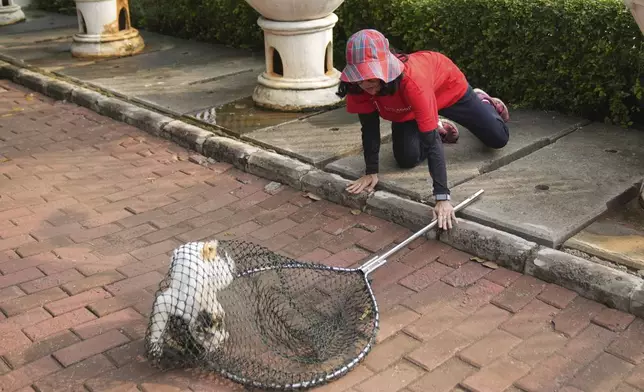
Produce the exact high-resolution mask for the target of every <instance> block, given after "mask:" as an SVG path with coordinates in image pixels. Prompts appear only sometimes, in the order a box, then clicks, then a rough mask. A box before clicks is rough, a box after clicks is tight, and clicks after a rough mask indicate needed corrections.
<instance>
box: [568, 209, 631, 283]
mask: <svg viewBox="0 0 644 392" xmlns="http://www.w3.org/2000/svg"><path fill="white" fill-rule="evenodd" d="M564 246H565V247H566V248H571V249H577V250H580V251H582V252H585V253H587V254H590V255H593V256H597V257H600V258H602V259H605V260H608V261H612V262H613V263H617V264H621V265H624V266H627V267H630V268H633V269H635V270H644V208H642V207H641V206H640V205H639V203H638V201H637V200H636V199H633V200H631V201H630V202H629V203H627V204H625V205H622V206H619V207H617V208H616V209H614V210H611V211H609V212H608V213H606V214H605V215H604V216H602V217H601V218H599V219H598V220H597V221H595V222H593V223H592V224H590V225H589V226H588V227H586V228H585V229H584V230H582V231H581V232H579V233H578V234H576V235H575V236H573V237H572V238H570V239H569V240H568V241H566V242H565V243H564Z"/></svg>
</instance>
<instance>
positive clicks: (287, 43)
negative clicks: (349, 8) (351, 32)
mask: <svg viewBox="0 0 644 392" xmlns="http://www.w3.org/2000/svg"><path fill="white" fill-rule="evenodd" d="M337 21H338V17H337V15H335V14H333V13H331V14H329V15H327V16H325V17H323V18H320V19H312V20H303V21H275V20H269V19H266V18H264V17H260V18H259V20H258V22H257V23H258V24H259V26H260V27H261V28H262V30H264V46H265V51H266V71H265V72H264V73H262V74H261V75H260V76H259V77H258V86H257V87H256V88H255V92H254V94H253V100H254V101H255V103H256V104H257V105H258V106H261V107H265V108H270V109H274V110H280V111H289V112H299V111H309V110H314V109H320V108H328V107H334V106H337V105H338V104H339V103H340V102H342V99H341V98H340V97H338V96H337V95H335V93H336V92H337V89H338V85H339V84H340V71H338V70H337V69H335V68H334V67H333V27H334V26H335V24H336V22H337Z"/></svg>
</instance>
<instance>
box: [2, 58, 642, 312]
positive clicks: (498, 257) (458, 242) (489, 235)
mask: <svg viewBox="0 0 644 392" xmlns="http://www.w3.org/2000/svg"><path fill="white" fill-rule="evenodd" d="M14 63H16V62H14ZM0 78H6V79H9V80H12V81H13V82H15V83H17V84H20V85H23V86H25V87H27V88H30V89H33V90H34V91H37V92H39V93H42V94H44V95H47V96H50V97H52V98H54V99H59V100H60V99H64V100H68V101H70V102H73V103H75V104H78V105H80V106H83V107H86V108H88V109H90V110H93V111H96V112H98V113H100V114H103V115H106V116H108V117H110V118H113V119H115V120H118V121H121V122H124V123H127V124H130V125H133V126H135V127H137V128H140V129H142V130H143V131H146V132H148V133H150V134H152V135H155V136H160V137H162V138H165V139H167V140H171V141H173V142H175V143H177V144H178V145H181V146H183V147H185V148H188V149H191V150H194V151H196V152H198V153H200V154H202V155H204V156H206V157H209V158H212V159H215V160H218V161H221V162H226V163H230V164H232V165H233V166H235V167H236V168H238V169H240V170H243V171H246V172H249V173H252V174H255V175H257V176H260V177H263V178H266V179H269V180H272V181H278V182H281V183H283V184H287V185H290V186H292V187H294V188H296V189H299V190H303V191H307V192H311V193H314V194H316V195H317V196H319V197H321V198H324V199H327V200H329V201H332V202H335V203H337V204H340V205H343V206H347V207H350V208H354V209H360V210H362V211H366V212H367V213H370V214H372V215H374V216H378V217H380V218H383V219H386V220H389V221H392V222H394V223H397V224H400V225H402V226H405V227H407V228H409V229H411V230H418V229H420V228H421V227H423V226H425V225H427V224H428V223H430V217H431V207H430V206H428V205H425V204H422V203H419V202H416V201H413V200H409V199H407V198H405V197H401V196H399V195H395V194H393V193H390V192H386V191H377V192H375V193H373V194H370V195H368V194H366V193H363V194H361V195H349V194H348V193H347V192H345V191H344V189H345V188H346V186H347V185H348V184H349V182H350V180H348V179H346V178H344V177H342V176H340V175H338V174H333V173H329V172H325V171H322V170H318V169H316V168H314V167H313V166H311V165H309V164H307V163H303V162H301V161H298V160H296V159H294V158H290V157H286V156H283V155H280V154H277V153H275V152H273V151H268V150H266V149H263V148H260V147H257V146H254V145H251V144H249V143H248V142H242V141H240V140H237V139H234V138H232V137H231V136H228V135H226V136H223V134H218V133H217V132H216V131H210V130H205V129H203V128H200V127H198V126H194V125H191V124H188V123H186V122H184V121H181V120H179V119H175V118H172V117H169V116H166V115H162V114H159V113H157V112H154V111H152V110H150V109H147V108H143V107H140V106H137V105H135V104H132V103H130V102H127V101H125V100H121V99H117V98H112V97H107V96H105V95H103V94H101V93H98V92H96V91H94V90H91V89H88V88H86V87H82V86H78V85H75V84H71V83H68V82H64V81H61V80H59V79H56V78H53V77H49V76H46V75H44V74H41V73H38V72H34V71H31V70H27V69H23V68H20V67H17V66H14V65H11V64H8V63H5V62H2V61H0ZM482 197H485V194H483V196H482ZM458 222H459V223H458V226H457V227H456V228H454V229H453V230H452V231H451V232H449V233H447V234H441V235H440V236H439V237H438V239H439V240H440V241H442V242H444V243H446V244H448V245H451V246H453V247H454V248H457V249H460V250H462V251H464V252H467V253H471V254H473V255H475V256H478V257H481V258H484V259H488V260H492V261H495V262H497V263H498V264H499V265H501V266H503V267H505V268H508V269H510V270H513V271H517V272H521V273H523V274H526V275H531V276H534V277H536V278H539V279H542V280H544V281H546V282H549V283H555V284H558V285H560V286H562V287H565V288H568V289H570V290H573V291H575V292H577V293H578V294H579V295H581V296H583V297H585V298H589V299H592V300H595V301H598V302H600V303H603V304H605V305H607V306H609V307H612V308H615V309H619V310H622V311H625V312H629V313H632V314H634V315H636V316H638V317H644V279H642V278H638V277H636V276H633V275H629V274H627V273H625V272H621V271H617V270H613V269H611V268H609V267H605V266H602V265H599V264H596V263H593V262H591V261H588V260H585V259H582V258H580V257H576V256H573V255H570V254H567V253H565V252H561V251H558V250H554V249H550V248H545V247H542V246H539V245H537V244H536V243H534V242H531V241H527V240H525V239H523V238H521V237H518V236H515V235H513V234H509V233H506V232H503V231H500V230H496V229H493V228H490V227H487V226H484V225H481V224H478V223H475V222H471V221H467V220H464V219H459V220H458ZM436 234H437V233H436V231H434V230H431V231H430V232H429V233H427V235H426V236H427V237H428V238H436Z"/></svg>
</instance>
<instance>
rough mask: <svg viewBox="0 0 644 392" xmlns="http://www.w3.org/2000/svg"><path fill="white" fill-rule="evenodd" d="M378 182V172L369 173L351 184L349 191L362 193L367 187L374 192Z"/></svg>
mask: <svg viewBox="0 0 644 392" xmlns="http://www.w3.org/2000/svg"><path fill="white" fill-rule="evenodd" d="M377 183H378V175H377V174H367V175H365V176H362V177H360V178H359V179H357V180H355V181H353V182H352V183H351V184H349V186H348V187H347V191H348V192H349V193H360V192H362V191H363V190H365V189H366V190H367V191H368V192H373V190H374V189H375V188H376V184H377Z"/></svg>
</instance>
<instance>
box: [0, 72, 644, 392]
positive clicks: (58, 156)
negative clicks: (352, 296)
mask: <svg viewBox="0 0 644 392" xmlns="http://www.w3.org/2000/svg"><path fill="white" fill-rule="evenodd" d="M191 154H192V153H191V152H189V151H186V150H184V149H181V148H178V147H176V146H174V145H173V144H171V143H169V142H167V141H165V140H162V139H158V138H154V137H151V136H150V135H148V134H146V133H144V132H142V131H140V130H138V129H136V128H133V127H130V126H127V125H124V124H121V123H118V122H115V121H112V120H110V119H108V118H105V117H101V116H99V115H97V114H95V113H93V112H91V111H88V110H85V109H84V108H80V107H77V106H75V105H71V104H67V103H60V102H54V101H52V100H50V99H48V98H46V97H43V96H41V95H38V94H33V93H31V92H30V91H28V90H26V89H24V88H22V87H19V86H16V85H14V84H12V83H10V82H8V81H0V175H1V177H0V222H1V224H0V274H1V275H0V310H1V312H0V357H1V360H0V390H2V391H6V392H10V391H20V392H35V391H38V392H50V391H72V392H75V391H92V392H97V391H127V392H130V391H147V392H151V391H155V392H157V391H159V392H165V391H217V392H219V391H222V392H223V391H235V390H243V389H242V388H240V387H239V386H238V385H235V384H231V383H228V382H225V381H224V380H221V379H219V378H216V377H212V376H204V375H195V374H193V373H192V372H189V371H173V372H167V373H160V372H158V371H157V370H155V369H154V368H152V367H150V366H149V364H148V363H147V362H146V361H145V360H144V359H143V356H142V355H143V344H142V338H143V336H144V333H145V328H146V325H147V317H148V314H149V310H150V307H151V301H152V299H153V295H154V291H155V290H156V288H157V284H158V283H159V281H160V279H161V277H162V275H163V273H164V272H165V270H166V268H167V263H168V261H169V252H171V251H172V249H174V247H176V246H177V245H179V244H181V243H182V242H185V241H188V240H199V239H203V238H205V237H208V236H213V235H217V236H220V237H222V238H244V239H248V240H251V241H254V242H256V243H259V244H262V245H265V246H267V247H269V248H270V249H272V250H275V251H279V252H282V253H284V254H288V255H290V256H293V257H296V258H299V259H302V260H309V261H318V262H323V263H329V264H333V265H338V266H351V265H357V264H359V263H360V262H362V261H364V259H366V258H369V257H370V256H371V255H372V254H373V253H374V252H378V253H379V252H381V251H382V250H383V249H385V248H387V247H390V246H392V245H393V244H394V243H396V242H397V241H400V240H403V239H405V238H406V237H407V236H408V235H410V234H411V232H409V230H406V229H404V228H401V227H400V226H397V225H394V224H391V223H388V222H385V221H383V220H380V219H377V218H374V217H371V216H368V215H366V214H359V215H353V214H352V213H351V211H350V210H349V209H347V208H344V207H340V206H337V205H334V204H332V203H329V202H326V201H323V200H320V201H316V200H313V199H311V198H308V197H306V196H305V195H303V194H301V193H300V192H298V191H296V190H294V189H290V188H287V187H283V188H281V189H280V190H279V191H278V192H271V191H267V188H265V186H266V185H267V184H268V181H266V180H264V179H261V178H257V177H254V176H251V175H248V174H245V173H242V172H240V171H238V170H236V169H234V168H232V167H231V166H230V165H228V164H224V163H215V164H212V165H209V166H208V167H204V166H200V165H197V164H195V163H192V162H191V160H190V159H189V158H190V156H191ZM373 279H374V287H375V292H376V296H377V299H378V301H379V305H380V306H381V308H382V329H381V331H380V334H379V336H378V344H377V345H376V347H375V349H374V350H373V351H372V353H371V354H370V355H369V356H368V357H367V359H366V361H365V362H364V363H363V364H362V365H360V367H359V368H357V369H356V370H354V371H352V372H351V373H349V374H348V375H346V376H345V377H343V378H341V379H339V380H337V381H335V382H333V383H331V384H329V385H327V386H324V387H321V388H319V389H317V390H319V391H322V392H330V391H338V392H342V391H346V392H358V391H361V392H395V391H401V392H443V391H444V392H453V391H476V392H503V391H506V392H518V391H529V392H533V391H544V392H549V391H562V392H579V391H583V392H593V391H597V392H610V391H613V392H636V391H644V363H643V359H644V321H643V320H641V319H635V318H634V317H632V316H631V315H628V314H625V313H621V312H617V311H614V310H611V309H608V308H606V307H605V306H603V305H600V304H598V303H596V302H593V301H589V300H585V299H583V298H581V297H579V296H577V295H576V294H575V293H573V292H570V291H568V290H565V289H562V288H560V287H558V286H554V285H549V284H546V283H544V282H541V281H539V280H536V279H534V278H531V277H526V276H522V275H520V274H517V273H514V272H511V271H508V270H505V269H497V270H492V269H488V268H485V267H483V266H482V265H480V264H478V263H476V262H474V261H471V257H470V255H468V254H465V253H462V252H460V251H458V250H455V249H451V248H449V247H447V246H446V245H443V244H440V243H437V242H434V241H427V240H417V241H415V242H414V243H413V244H411V245H410V246H409V247H408V248H406V249H404V250H403V251H401V252H399V253H398V254H396V255H395V256H394V257H393V258H392V259H391V260H390V261H389V263H388V264H387V265H386V266H384V267H382V268H381V269H380V270H379V271H377V272H376V273H375V274H374V275H373Z"/></svg>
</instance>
